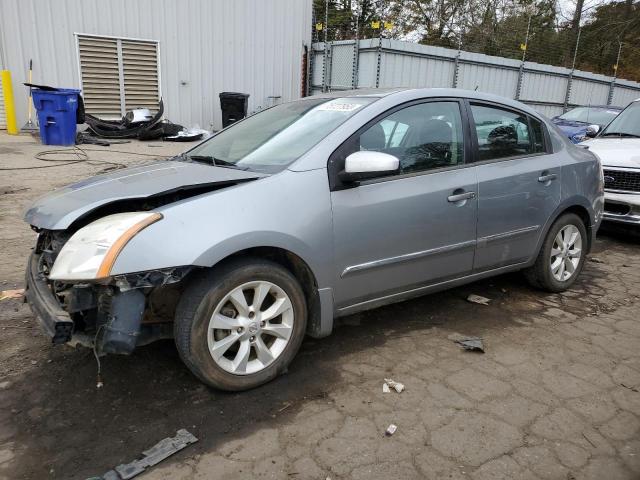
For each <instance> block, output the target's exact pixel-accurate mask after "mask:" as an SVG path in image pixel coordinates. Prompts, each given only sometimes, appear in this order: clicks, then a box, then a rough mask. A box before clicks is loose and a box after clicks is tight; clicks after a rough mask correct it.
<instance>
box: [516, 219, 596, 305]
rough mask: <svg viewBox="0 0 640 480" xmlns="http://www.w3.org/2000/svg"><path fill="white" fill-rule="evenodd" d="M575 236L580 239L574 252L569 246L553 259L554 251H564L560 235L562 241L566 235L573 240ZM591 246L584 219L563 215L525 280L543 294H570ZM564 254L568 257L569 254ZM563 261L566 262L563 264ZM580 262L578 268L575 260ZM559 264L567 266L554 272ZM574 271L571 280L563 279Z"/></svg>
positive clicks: (553, 228) (554, 224)
mask: <svg viewBox="0 0 640 480" xmlns="http://www.w3.org/2000/svg"><path fill="white" fill-rule="evenodd" d="M560 232H563V233H560ZM574 232H577V233H578V234H579V238H578V237H576V240H575V241H574V244H573V248H571V247H569V248H566V246H565V247H561V248H562V251H561V252H560V253H559V254H558V255H554V257H553V259H552V250H553V253H558V251H559V250H560V248H558V245H559V244H558V239H559V238H558V235H559V234H560V235H561V237H560V239H562V238H564V236H563V235H567V234H568V235H567V238H572V237H573V235H572V234H573V233H574ZM587 242H588V238H587V229H586V227H585V225H584V222H583V221H582V219H581V218H580V217H579V216H578V215H576V214H574V213H565V214H564V215H561V216H560V217H559V218H558V219H557V220H556V221H555V222H554V223H553V225H552V226H551V228H550V229H549V231H548V232H547V236H546V237H545V239H544V242H543V244H542V247H541V248H540V252H539V253H538V257H537V258H536V261H535V263H534V264H533V265H532V266H531V267H529V268H527V269H526V270H524V274H525V277H526V278H527V280H528V281H529V283H530V284H531V285H532V286H534V287H536V288H539V289H541V290H546V291H548V292H554V293H557V292H563V291H565V290H567V289H568V288H570V287H571V285H573V283H574V282H575V281H576V279H577V278H578V276H579V275H580V272H581V271H582V267H583V266H584V262H585V258H586V252H587ZM578 243H579V250H580V254H579V257H576V255H577V253H576V252H577V251H578V248H577V247H576V245H577V244H578ZM564 252H567V253H566V254H565V253H564ZM563 258H564V259H565V260H563ZM576 258H577V259H578V261H577V263H576V264H575V265H574V263H575V262H573V259H576ZM557 261H560V262H561V263H562V262H563V263H564V265H560V266H559V267H556V269H554V268H553V267H554V265H557V263H555V262H557ZM571 268H573V272H570V273H569V276H568V277H567V278H563V275H567V273H568V272H569V270H571ZM561 270H562V271H564V272H567V273H564V274H562V273H561V272H560V271H561ZM558 275H560V278H558Z"/></svg>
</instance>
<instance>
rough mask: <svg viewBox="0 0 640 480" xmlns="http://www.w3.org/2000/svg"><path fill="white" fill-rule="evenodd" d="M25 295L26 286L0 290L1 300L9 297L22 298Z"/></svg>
mask: <svg viewBox="0 0 640 480" xmlns="http://www.w3.org/2000/svg"><path fill="white" fill-rule="evenodd" d="M23 296H24V288H19V289H18V290H2V291H1V292H0V300H7V299H9V298H22V297H23Z"/></svg>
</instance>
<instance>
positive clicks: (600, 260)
mask: <svg viewBox="0 0 640 480" xmlns="http://www.w3.org/2000/svg"><path fill="white" fill-rule="evenodd" d="M589 261H591V262H593V263H604V260H602V259H600V258H598V257H589Z"/></svg>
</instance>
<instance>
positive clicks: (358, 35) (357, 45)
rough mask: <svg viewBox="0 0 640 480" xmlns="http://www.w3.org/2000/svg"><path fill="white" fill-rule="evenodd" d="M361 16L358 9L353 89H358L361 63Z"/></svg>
mask: <svg viewBox="0 0 640 480" xmlns="http://www.w3.org/2000/svg"><path fill="white" fill-rule="evenodd" d="M359 21H360V14H359V13H358V9H357V7H356V38H355V43H354V45H353V67H352V68H353V70H352V71H351V88H354V89H355V88H358V63H359V62H360V29H359V27H360V24H359Z"/></svg>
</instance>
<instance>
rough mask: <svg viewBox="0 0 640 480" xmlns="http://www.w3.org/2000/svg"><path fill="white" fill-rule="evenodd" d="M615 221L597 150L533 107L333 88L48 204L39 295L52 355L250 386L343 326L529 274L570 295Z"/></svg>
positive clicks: (461, 94)
mask: <svg viewBox="0 0 640 480" xmlns="http://www.w3.org/2000/svg"><path fill="white" fill-rule="evenodd" d="M602 210H603V176H602V168H601V166H600V163H599V161H598V159H597V157H596V156H595V155H593V154H592V153H591V152H589V151H588V150H586V149H581V148H577V147H575V146H574V145H572V144H571V143H570V142H569V141H568V140H567V139H566V138H564V137H563V136H562V135H561V134H560V133H559V132H558V131H557V130H556V129H555V128H554V127H553V126H552V125H550V124H549V122H548V121H547V120H546V119H545V118H543V117H541V116H540V115H539V114H538V113H537V112H535V111H534V110H532V109H531V108H529V107H527V106H526V105H523V104H521V103H518V102H515V101H512V100H508V99H505V98H501V97H497V96H493V95H486V94H481V93H477V92H468V91H463V90H448V89H419V90H396V91H379V90H377V91H354V92H342V93H341V94H340V95H318V96H314V97H310V98H304V99H301V100H298V101H295V102H291V103H286V104H282V105H278V106H275V107H273V108H270V109H268V110H265V111H262V112H260V113H258V114H255V115H253V116H250V117H248V118H246V119H245V120H243V121H241V122H238V123H236V124H234V125H232V126H230V127H229V128H227V129H225V130H223V131H221V132H219V133H218V134H216V135H215V136H213V137H212V138H210V139H209V140H207V141H205V142H203V143H201V144H200V145H198V146H196V147H195V148H193V149H192V150H189V151H188V152H186V153H185V154H183V155H181V156H179V157H177V158H174V159H172V160H170V161H165V162H159V163H156V164H153V165H147V166H143V167H137V168H129V169H125V170H121V171H116V172H113V173H110V174H106V175H102V176H98V177H95V178H92V179H89V180H86V181H83V182H80V183H78V184H75V185H71V186H69V187H66V188H63V189H60V190H56V191H55V192H53V193H51V194H49V195H47V196H45V197H44V198H41V199H39V200H38V201H36V202H35V203H34V205H33V206H32V207H31V208H30V209H29V210H28V212H27V214H26V217H25V220H26V221H27V222H28V223H29V224H30V225H32V226H33V228H34V229H35V230H36V231H37V232H38V240H37V244H36V247H35V249H34V251H33V254H32V256H31V258H30V260H29V266H28V268H27V299H28V301H29V303H30V304H31V306H32V308H33V310H34V312H35V313H36V315H37V316H38V318H39V319H40V321H41V324H42V326H43V328H44V330H45V331H46V332H47V333H48V334H49V335H50V336H51V338H52V340H53V343H65V342H69V341H72V340H73V341H76V342H80V343H82V344H85V345H87V346H90V347H93V348H95V349H96V351H97V352H98V353H100V354H105V353H125V354H126V353H130V352H131V351H133V349H134V348H136V347H137V346H140V345H144V344H146V343H149V342H151V341H153V340H156V339H159V338H167V337H173V338H175V342H176V346H177V349H178V351H179V353H180V356H181V357H182V359H183V360H184V362H185V363H186V365H187V366H188V367H189V369H191V371H192V372H193V373H194V374H195V375H196V376H197V377H198V378H200V379H201V380H202V381H203V382H205V383H207V384H209V385H212V386H214V387H217V388H221V389H226V390H243V389H248V388H252V387H255V386H258V385H260V384H262V383H264V382H267V381H269V380H271V379H273V378H274V377H276V376H277V375H279V374H280V373H282V372H283V371H285V369H286V368H287V365H288V364H289V363H290V362H291V361H292V359H293V358H294V356H295V354H296V353H297V351H298V349H299V347H300V345H301V343H302V339H303V337H304V335H305V334H307V335H311V336H313V337H323V336H326V335H329V334H330V333H331V331H332V327H333V321H334V318H335V317H339V316H343V315H348V314H352V313H355V312H359V311H362V310H366V309H371V308H375V307H377V306H380V305H384V304H388V303H392V302H398V301H402V300H405V299H408V298H411V297H415V296H418V295H423V294H426V293H429V292H434V291H437V290H442V289H445V288H449V287H452V286H456V285H460V284H462V283H466V282H472V281H475V280H478V279H482V278H486V277H489V276H492V275H497V274H501V273H504V272H510V271H514V270H523V271H524V272H525V274H526V276H527V278H528V279H529V280H530V281H531V283H532V284H533V285H534V286H536V287H538V288H541V289H544V290H547V291H553V292H558V291H562V290H564V289H566V288H568V287H569V286H571V285H572V284H573V282H574V281H575V280H576V278H577V276H578V275H579V273H580V271H581V269H582V266H583V264H584V261H585V255H586V253H587V252H588V251H589V249H590V248H591V245H592V244H593V241H594V237H595V234H596V231H597V229H598V227H599V225H600V221H601V218H602Z"/></svg>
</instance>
